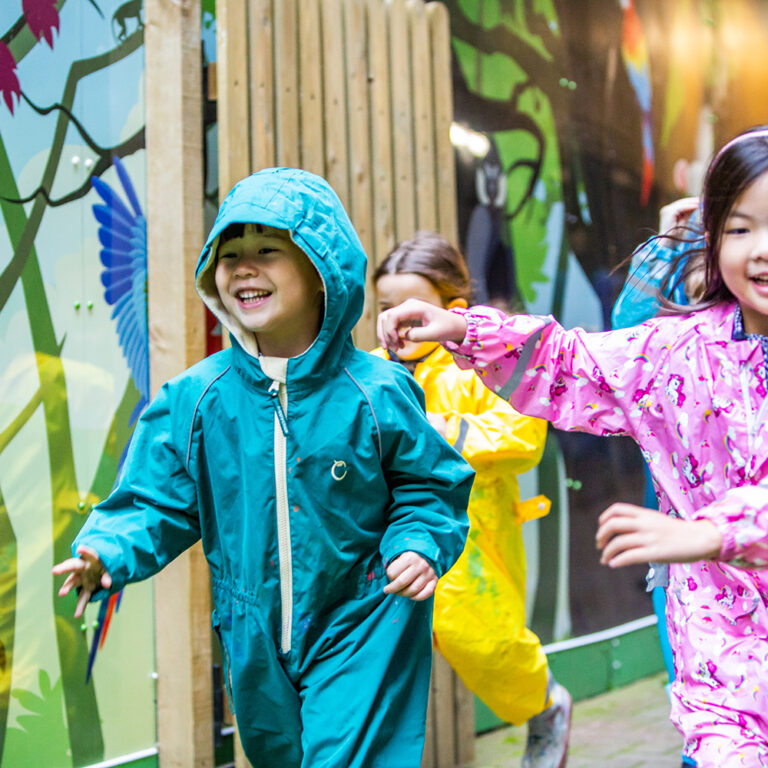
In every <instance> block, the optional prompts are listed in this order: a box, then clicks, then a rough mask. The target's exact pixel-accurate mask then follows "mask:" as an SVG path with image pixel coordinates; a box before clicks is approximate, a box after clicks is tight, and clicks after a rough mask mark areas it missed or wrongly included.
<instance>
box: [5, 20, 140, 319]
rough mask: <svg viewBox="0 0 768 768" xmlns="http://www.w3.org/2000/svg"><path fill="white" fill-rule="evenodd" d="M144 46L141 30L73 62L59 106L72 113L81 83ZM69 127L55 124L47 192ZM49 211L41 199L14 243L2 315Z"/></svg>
mask: <svg viewBox="0 0 768 768" xmlns="http://www.w3.org/2000/svg"><path fill="white" fill-rule="evenodd" d="M143 43H144V31H143V30H142V29H139V30H137V31H136V32H134V33H133V34H132V35H131V36H130V37H129V38H126V40H125V41H124V42H123V43H122V44H121V45H119V46H118V47H117V48H115V49H113V50H110V51H107V52H106V53H102V54H99V55H98V56H93V57H92V58H89V59H80V60H78V61H74V62H72V66H71V67H70V70H69V75H68V77H67V82H66V85H65V87H64V94H63V95H62V98H61V101H60V103H61V104H62V105H64V106H66V107H67V109H72V104H73V103H74V98H75V92H76V90H77V84H78V83H79V81H80V80H82V79H83V78H84V77H87V76H88V75H90V74H93V73H94V72H98V71H99V70H100V69H105V68H106V67H109V66H111V65H113V64H114V63H115V62H117V61H119V60H120V59H123V58H125V57H126V56H128V55H129V54H131V53H133V52H134V51H135V50H137V49H138V48H140V47H141V45H142V44H143ZM68 125H69V121H68V120H67V119H66V117H65V116H64V115H63V114H60V115H59V119H58V120H57V122H56V129H55V131H54V135H53V141H52V143H51V151H50V153H49V155H48V162H47V163H46V166H45V172H44V173H43V179H42V186H44V187H45V188H47V189H50V188H51V187H52V185H53V180H54V178H55V176H56V170H57V169H58V166H59V161H60V160H61V153H62V151H63V149H64V140H65V138H66V133H67V128H68ZM2 184H4V180H3V177H2V176H0V185H2ZM13 187H14V190H13V193H14V194H13V196H15V197H19V194H18V190H17V189H16V188H15V187H16V185H15V182H14V184H13ZM0 189H3V187H2V186H0ZM46 207H47V203H46V201H45V200H44V199H43V198H42V197H40V196H38V197H37V199H36V200H35V202H34V204H33V206H32V210H31V212H30V214H29V218H28V219H27V222H26V226H25V227H24V231H23V232H22V233H21V235H20V237H19V238H18V240H15V241H14V242H15V250H14V254H13V257H12V258H11V260H10V261H9V262H8V264H7V265H6V267H5V269H4V270H3V273H2V274H0V312H1V311H2V309H3V307H4V306H5V305H6V303H7V301H8V298H9V297H10V295H11V292H12V291H13V289H14V287H15V286H16V283H17V282H18V280H19V278H20V277H21V273H22V270H23V269H24V265H25V264H26V262H27V259H28V257H29V254H30V251H31V249H32V246H33V243H34V241H35V237H36V236H37V231H38V229H39V228H40V222H41V221H42V218H43V213H44V212H45V209H46Z"/></svg>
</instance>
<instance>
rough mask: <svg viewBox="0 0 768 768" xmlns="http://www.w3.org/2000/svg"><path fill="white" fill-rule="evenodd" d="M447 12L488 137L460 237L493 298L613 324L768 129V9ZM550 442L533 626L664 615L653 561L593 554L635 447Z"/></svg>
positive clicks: (488, 5)
mask: <svg viewBox="0 0 768 768" xmlns="http://www.w3.org/2000/svg"><path fill="white" fill-rule="evenodd" d="M446 5H447V6H448V8H449V10H450V14H451V33H452V43H453V63H454V77H453V80H454V111H455V120H456V122H457V123H458V124H459V126H461V128H462V129H463V130H464V131H466V132H470V133H471V134H473V135H474V134H477V135H479V136H480V138H482V139H484V141H474V142H471V141H466V142H461V141H460V142H458V144H459V146H458V148H457V160H458V166H457V167H458V183H459V214H460V232H461V235H462V245H463V247H464V250H465V253H466V255H467V259H468V262H469V265H470V269H471V272H472V275H473V278H474V280H475V284H476V288H477V291H476V292H477V298H478V300H481V301H485V302H491V303H494V304H497V305H500V306H503V307H506V308H509V309H512V310H514V309H525V310H526V311H530V312H534V313H537V314H549V313H552V314H554V315H555V316H556V317H557V318H558V319H559V320H560V321H561V322H562V323H563V324H564V325H566V326H569V327H572V326H576V325H579V326H582V327H584V328H586V329H587V330H603V329H605V328H608V327H610V326H609V323H610V310H611V307H612V304H613V301H614V300H615V298H616V296H617V293H618V290H619V289H620V287H621V284H622V283H623V280H624V277H625V275H626V266H624V265H623V262H624V260H625V259H626V258H627V257H628V256H629V255H630V254H631V252H632V250H633V249H634V247H635V246H636V245H638V244H639V243H640V242H642V241H643V240H644V239H646V238H647V237H648V236H650V235H651V234H653V233H655V232H656V231H657V227H658V216H659V208H660V206H662V205H664V204H666V203H668V202H671V201H672V200H674V199H675V198H677V197H681V196H684V195H687V194H696V193H697V191H698V189H699V185H700V183H701V178H702V173H703V169H704V167H705V165H706V162H707V159H708V157H709V156H710V154H711V152H712V150H713V147H714V146H716V145H719V144H720V143H722V142H723V141H725V140H726V139H727V138H728V137H730V136H731V135H733V134H734V133H736V132H738V131H739V130H742V129H743V128H746V127H748V126H751V125H756V124H759V123H768V111H767V110H766V107H765V104H766V101H765V97H766V94H768V53H767V52H768V6H766V4H765V3H763V2H756V1H755V0H728V1H727V2H725V0H676V2H674V3H670V2H665V1H664V0H584V2H568V0H446ZM475 138H476V137H475ZM548 443H549V445H548V455H547V456H545V459H544V461H543V462H542V466H541V469H540V473H539V476H540V479H541V481H542V483H543V484H544V485H549V486H550V491H549V492H551V493H553V494H555V496H554V501H555V502H556V503H555V505H554V507H553V508H554V509H555V511H557V512H558V516H557V517H554V518H553V517H552V515H550V518H545V519H544V520H543V521H541V522H540V523H539V524H538V530H536V531H534V532H533V535H532V536H531V537H530V544H531V546H530V548H529V551H530V558H529V573H530V581H531V585H530V600H529V605H530V608H531V611H530V612H531V624H532V626H533V628H534V629H535V630H536V631H537V632H538V633H539V634H540V635H541V637H542V638H543V639H545V640H551V639H559V638H560V637H562V636H563V634H564V633H565V634H568V633H572V634H574V635H580V634H584V633H587V632H591V631H595V630H599V629H603V628H605V627H608V626H612V625H615V624H617V623H620V622H622V621H627V620H630V619H633V618H637V617H640V616H643V615H646V614H649V613H651V605H650V600H649V599H648V597H647V596H646V595H645V593H644V587H645V585H644V578H643V575H644V574H643V571H644V569H642V568H638V569H626V570H623V571H622V572H621V573H616V572H610V571H608V569H604V568H601V567H600V566H599V565H598V558H597V555H596V552H595V548H594V538H593V537H594V531H595V525H596V518H597V516H598V515H599V513H600V512H601V511H602V510H603V509H604V508H605V507H606V506H608V505H609V504H610V503H612V502H613V501H616V500H619V499H621V500H626V501H633V502H635V503H642V500H643V494H644V487H645V486H644V480H643V477H642V466H643V465H642V461H641V460H640V457H639V456H638V454H637V451H636V449H635V447H634V445H633V444H632V443H631V442H630V441H628V440H627V439H625V438H612V439H610V440H607V439H602V438H596V437H591V436H587V435H579V434H572V433H569V434H566V433H563V432H557V431H555V430H552V432H551V436H550V440H549V441H548ZM558 468H562V469H563V471H564V474H565V480H564V485H565V493H563V492H562V491H563V488H562V484H557V483H555V482H554V480H553V478H556V477H557V474H556V472H557V470H558ZM542 491H543V492H547V490H545V488H544V486H542ZM564 572H565V573H564ZM564 578H565V581H566V584H567V586H566V587H565V588H563V579H564Z"/></svg>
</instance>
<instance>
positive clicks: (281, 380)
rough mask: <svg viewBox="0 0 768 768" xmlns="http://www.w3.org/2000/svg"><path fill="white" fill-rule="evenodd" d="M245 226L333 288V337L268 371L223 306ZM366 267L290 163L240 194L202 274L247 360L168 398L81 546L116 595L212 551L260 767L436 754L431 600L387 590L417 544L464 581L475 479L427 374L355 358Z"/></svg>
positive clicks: (234, 351)
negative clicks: (195, 552) (232, 231)
mask: <svg viewBox="0 0 768 768" xmlns="http://www.w3.org/2000/svg"><path fill="white" fill-rule="evenodd" d="M235 222H258V223H261V224H265V225H269V226H273V227H278V228H281V229H286V230H289V231H290V233H291V236H292V238H293V240H294V242H295V243H296V244H297V245H298V246H299V247H300V248H301V249H302V250H303V252H304V253H305V254H307V256H308V257H309V258H310V260H311V261H312V263H313V264H314V266H315V268H316V269H317V270H318V272H319V273H320V275H321V277H322V280H323V283H324V288H325V314H324V319H323V323H322V327H321V330H320V333H319V335H318V336H317V338H316V339H315V341H314V343H313V344H312V346H311V347H310V348H309V349H308V350H307V351H306V352H304V353H303V354H302V355H299V356H298V357H294V358H290V359H289V360H288V361H287V365H285V363H284V361H283V366H282V370H280V366H279V365H273V363H275V362H279V361H276V360H275V359H274V358H271V359H267V358H259V356H258V349H257V347H256V343H255V339H254V337H253V334H251V333H248V332H247V331H245V329H244V328H242V326H239V324H237V323H236V322H235V321H234V319H233V318H232V317H231V316H230V315H229V313H227V312H226V310H225V309H224V307H223V306H222V303H221V301H220V299H219V297H218V294H217V292H216V287H215V283H214V270H215V264H216V247H217V243H218V236H219V234H220V233H221V232H222V231H223V230H224V229H225V228H226V227H227V226H228V225H230V224H232V223H235ZM365 270H366V257H365V253H364V252H363V248H362V246H361V244H360V241H359V239H358V237H357V235H356V233H355V231H354V229H353V227H352V224H351V222H350V221H349V219H348V217H347V215H346V213H345V211H344V209H343V207H342V205H341V203H340V201H339V199H338V198H337V197H336V195H335V194H334V192H333V191H332V190H331V189H330V187H329V186H328V184H327V183H326V182H325V181H324V180H323V179H321V178H319V177H317V176H314V175H313V174H310V173H307V172H304V171H299V170H295V169H285V168H281V169H268V170H265V171H261V172H259V173H256V174H253V175H252V176H250V177H248V178H246V179H244V180H242V181H241V182H240V183H239V184H237V185H236V186H235V187H234V188H233V190H232V191H231V192H230V193H229V195H228V196H227V198H226V199H225V200H224V202H223V203H222V205H221V209H220V210H219V214H218V217H217V219H216V222H215V224H214V226H213V229H212V230H211V233H210V235H209V237H208V241H207V242H206V244H205V247H204V248H203V251H202V254H201V256H200V261H199V263H198V266H197V272H196V284H197V288H198V291H199V293H200V295H201V296H202V297H203V300H204V301H205V302H206V304H207V305H208V307H209V308H210V309H211V310H212V311H213V312H214V314H216V315H217V316H218V317H219V319H220V320H221V321H222V323H223V324H224V325H225V326H226V327H227V328H228V330H229V331H230V333H231V335H232V347H231V348H230V349H226V350H224V351H222V352H219V353H217V354H215V355H212V356H211V357H209V358H207V359H205V360H203V361H202V362H200V363H198V364H197V365H195V366H193V367H192V368H190V369H189V370H187V371H185V372H184V373H182V374H181V375H180V376H178V377H176V378H175V379H173V380H171V381H169V382H168V383H166V384H165V385H164V386H163V387H162V389H161V390H160V392H159V394H158V395H157V397H156V398H155V399H154V401H153V402H152V403H151V405H150V406H149V407H148V409H147V410H146V412H145V413H144V414H143V416H142V418H141V420H140V422H139V424H138V426H137V429H136V433H135V435H134V437H133V440H132V442H131V446H130V449H129V452H128V455H127V459H126V463H125V467H124V470H123V473H122V475H121V477H120V479H119V482H118V484H117V486H116V488H115V490H114V491H113V492H112V494H111V495H110V496H109V498H108V499H106V500H105V501H104V502H103V503H101V504H99V505H98V506H97V507H96V508H95V509H94V510H93V512H92V513H91V514H90V516H89V517H88V519H87V521H86V523H85V525H84V527H83V530H82V531H81V533H80V534H79V536H78V538H77V540H76V541H75V544H74V545H73V547H76V546H78V545H80V544H85V545H88V546H90V547H92V548H93V549H95V550H96V551H97V552H98V553H99V556H100V557H101V560H102V561H103V563H104V566H105V567H106V569H107V570H108V571H109V573H110V574H111V575H112V578H113V587H112V591H115V590H118V589H120V588H122V587H123V586H124V585H125V584H127V583H128V582H132V581H138V580H140V579H145V578H147V577H149V576H152V575H153V574H154V573H156V572H157V571H159V570H160V569H161V568H162V567H163V566H165V565H166V564H167V563H169V562H170V561H171V560H173V558H174V557H176V556H177V555H178V554H180V553H181V552H183V551H184V550H185V549H187V548H188V547H189V546H191V545H192V544H194V543H195V542H196V541H197V540H198V539H200V538H202V542H203V548H204V550H205V555H206V558H207V560H208V564H209V566H210V570H211V577H212V584H213V597H214V604H215V610H214V613H213V624H214V628H215V630H216V632H217V633H218V635H219V638H220V640H221V645H222V649H223V655H224V659H225V664H226V668H227V670H226V671H227V679H228V681H229V690H230V693H231V696H232V700H233V703H234V709H235V713H236V715H237V723H238V728H239V731H240V735H241V739H242V742H243V746H244V749H245V752H246V754H247V756H248V758H249V760H250V761H251V763H252V764H253V766H254V767H255V768H265V767H266V768H272V767H273V766H274V768H292V767H293V766H297V767H298V766H302V767H303V768H307V767H308V766H311V767H312V768H320V767H321V766H333V767H334V768H354V767H355V766H357V767H359V768H369V767H371V768H373V767H376V768H378V767H381V768H418V766H419V764H420V760H421V751H422V745H423V739H424V723H425V716H426V704H427V695H428V689H429V676H430V666H431V664H430V662H431V653H432V633H431V615H432V600H431V599H430V600H427V601H424V602H419V603H417V602H414V601H412V600H409V599H407V598H403V597H396V596H387V595H385V594H384V593H383V592H382V589H383V587H384V586H385V585H386V583H387V578H386V574H385V570H384V569H385V567H386V566H387V565H388V564H389V563H390V562H391V561H392V560H393V559H394V558H396V557H397V556H398V555H400V554H402V553H403V552H406V551H409V550H410V551H413V552H417V553H418V554H420V555H422V556H423V557H424V558H426V559H427V560H428V561H429V562H430V563H431V564H433V566H434V568H435V570H436V572H437V573H438V575H439V574H441V573H445V572H446V571H447V570H448V569H449V568H450V567H451V565H452V564H453V563H454V561H455V560H456V559H457V558H458V556H459V554H460V553H461V551H462V548H463V546H464V540H465V537H466V534H467V518H466V507H467V501H468V497H469V492H470V487H471V484H472V470H471V469H470V468H469V465H468V464H466V463H465V462H464V460H463V459H462V458H461V457H460V455H459V454H458V453H456V452H455V451H454V450H453V448H451V447H450V446H449V445H448V443H447V442H445V440H443V439H442V438H441V437H440V436H439V435H438V433H437V432H436V431H435V430H434V429H432V427H430V426H429V423H428V422H427V420H426V418H425V415H424V405H423V394H422V391H421V389H420V387H419V386H418V384H416V382H415V381H414V379H413V377H412V376H410V375H409V374H408V373H407V372H406V371H405V370H404V369H403V368H402V366H399V365H395V364H393V363H390V362H388V361H385V360H380V359H378V358H375V357H373V356H372V355H369V354H368V353H366V352H362V351H360V350H358V349H356V348H355V347H354V345H353V343H352V338H351V331H352V328H353V326H354V325H355V323H356V322H357V320H358V319H359V317H360V315H361V312H362V308H363V298H364V290H365ZM268 372H269V373H268ZM103 594H104V593H103V592H101V593H98V594H96V595H95V596H94V598H95V599H98V598H100V597H103ZM160 674H162V670H160Z"/></svg>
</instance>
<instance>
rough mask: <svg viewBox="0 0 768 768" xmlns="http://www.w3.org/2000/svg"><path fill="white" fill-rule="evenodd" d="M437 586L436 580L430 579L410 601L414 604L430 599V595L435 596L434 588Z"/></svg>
mask: <svg viewBox="0 0 768 768" xmlns="http://www.w3.org/2000/svg"><path fill="white" fill-rule="evenodd" d="M436 586H437V579H430V580H429V581H428V582H427V583H426V585H425V586H424V588H423V589H422V590H421V591H420V592H419V593H418V594H416V595H414V596H413V597H412V598H411V600H415V601H416V602H421V601H422V600H426V599H427V598H430V597H432V595H434V594H435V587H436Z"/></svg>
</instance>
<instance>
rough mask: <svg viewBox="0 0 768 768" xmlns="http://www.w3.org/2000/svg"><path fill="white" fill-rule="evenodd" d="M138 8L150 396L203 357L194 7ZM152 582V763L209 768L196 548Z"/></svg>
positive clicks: (204, 574)
mask: <svg viewBox="0 0 768 768" xmlns="http://www.w3.org/2000/svg"><path fill="white" fill-rule="evenodd" d="M145 8H146V27H145V33H144V34H145V56H146V124H147V128H146V131H147V240H148V254H149V256H148V261H149V263H148V300H149V340H150V373H151V384H152V391H153V392H157V390H158V389H159V387H160V385H161V384H162V383H163V382H164V381H166V380H167V379H169V378H170V377H171V376H174V375H175V374H177V373H179V372H180V371H182V370H184V369H185V368H187V367H188V366H189V365H191V364H192V363H194V362H196V361H197V360H199V359H201V358H202V357H203V356H204V354H205V346H204V341H205V323H204V314H203V306H202V303H201V302H200V300H199V298H198V297H197V296H196V294H195V290H194V268H195V264H196V262H197V256H198V254H199V252H200V248H201V246H202V242H203V168H202V157H203V137H202V70H201V66H200V3H199V1H198V0H188V1H187V2H184V3H172V2H164V0H147V1H146V5H145ZM169 244H172V245H171V247H169ZM154 583H155V605H156V610H155V634H156V653H157V669H158V683H157V701H158V703H157V709H158V714H157V722H158V726H157V728H158V742H159V751H160V766H161V768H171V767H174V768H176V767H178V768H188V766H193V765H194V766H196V768H209V767H212V766H213V728H212V723H213V702H212V694H211V630H210V612H209V586H208V569H207V567H206V564H205V559H204V557H203V554H202V550H201V549H200V547H199V545H198V546H197V547H195V548H193V549H192V550H190V551H189V552H187V553H185V554H184V555H182V556H181V557H179V558H178V559H177V560H176V561H175V562H174V563H173V564H171V565H170V566H169V567H168V568H166V569H165V570H164V571H163V572H162V573H161V574H159V575H158V576H157V577H156V578H155V582H154Z"/></svg>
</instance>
